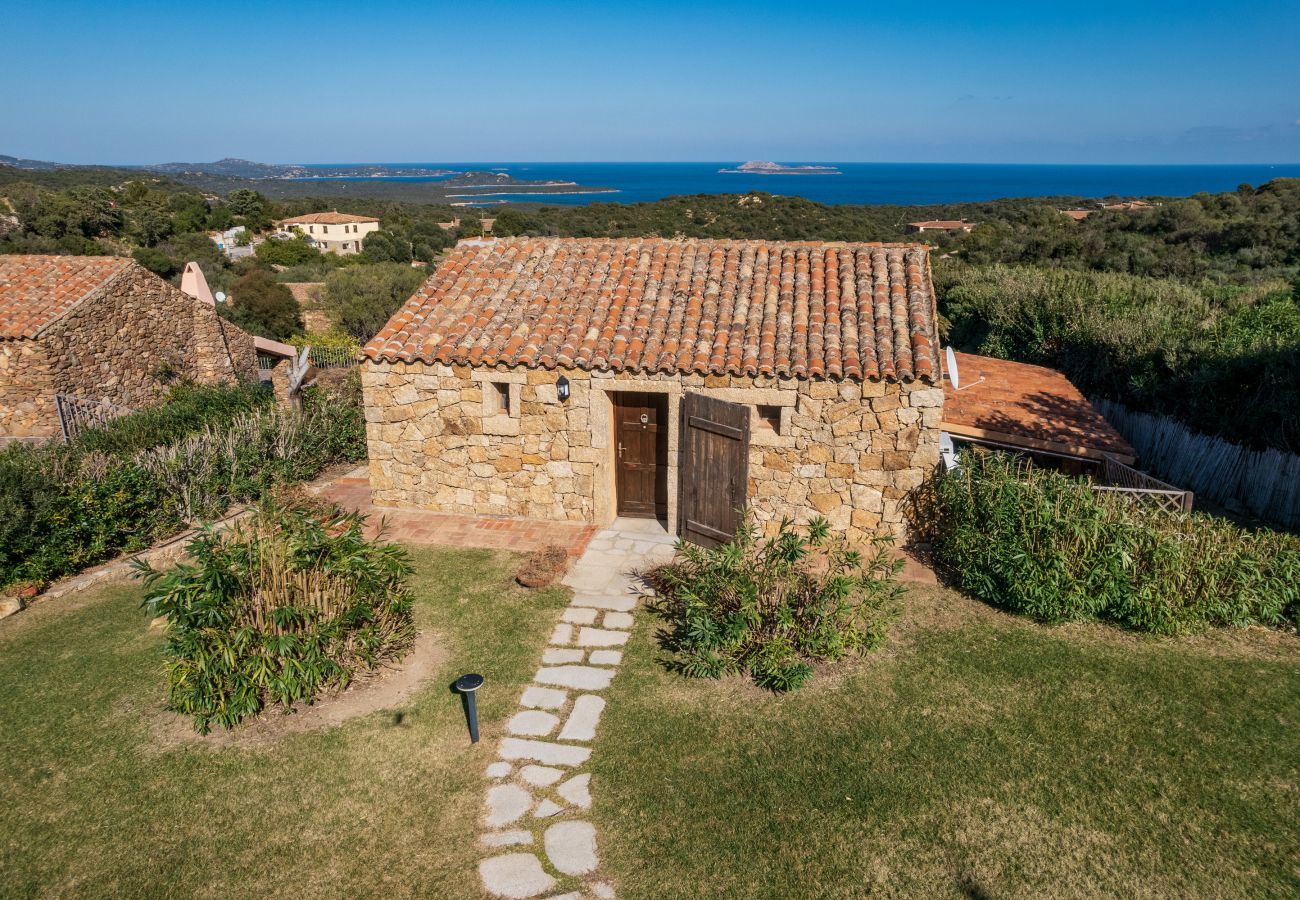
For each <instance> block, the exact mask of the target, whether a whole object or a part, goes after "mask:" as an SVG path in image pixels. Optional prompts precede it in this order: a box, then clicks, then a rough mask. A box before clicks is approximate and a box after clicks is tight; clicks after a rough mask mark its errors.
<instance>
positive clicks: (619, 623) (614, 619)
mask: <svg viewBox="0 0 1300 900" xmlns="http://www.w3.org/2000/svg"><path fill="white" fill-rule="evenodd" d="M601 624H602V625H604V626H605V627H606V628H631V627H632V614H631V613H625V612H607V613H605V621H604V622H601Z"/></svg>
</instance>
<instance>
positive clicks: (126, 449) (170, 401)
mask: <svg viewBox="0 0 1300 900" xmlns="http://www.w3.org/2000/svg"><path fill="white" fill-rule="evenodd" d="M274 399H275V398H274V396H273V395H272V394H271V392H270V391H269V390H267V389H266V388H265V387H263V386H262V385H260V384H241V385H195V384H189V383H183V384H178V385H176V386H175V387H173V388H171V390H169V391H168V392H167V397H166V399H165V400H164V401H163V402H162V403H160V404H158V405H157V406H151V407H148V408H146V409H142V410H140V411H139V412H133V413H130V414H129V415H125V416H121V417H119V418H116V419H112V420H111V421H109V422H108V423H107V424H105V425H103V426H102V427H99V428H93V429H89V430H86V431H83V432H81V434H79V435H78V437H77V440H76V442H75V448H74V449H75V451H77V452H82V453H85V452H98V453H113V454H121V453H133V452H135V451H137V450H148V449H149V448H151V447H157V446H159V445H161V444H168V443H172V442H174V441H177V440H180V439H181V438H183V437H185V436H186V435H190V434H193V433H194V432H196V431H199V430H200V429H202V428H205V427H214V426H219V425H221V424H222V423H225V422H229V421H230V420H232V419H234V418H236V417H237V416H241V415H243V414H244V413H248V412H252V411H253V410H255V409H261V408H263V407H266V406H269V405H271V403H272V402H274Z"/></svg>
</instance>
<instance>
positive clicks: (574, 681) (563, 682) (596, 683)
mask: <svg viewBox="0 0 1300 900" xmlns="http://www.w3.org/2000/svg"><path fill="white" fill-rule="evenodd" d="M584 630H585V629H584ZM625 637H626V635H625ZM613 677H614V672H613V670H611V669H596V668H593V667H591V666H551V667H545V666H544V667H542V668H540V669H538V670H537V674H536V675H534V676H533V681H537V682H540V683H541V684H555V685H559V686H561V687H571V688H581V689H582V690H586V691H600V690H604V689H605V688H607V687H609V682H610V680H611V679H612V678H613Z"/></svg>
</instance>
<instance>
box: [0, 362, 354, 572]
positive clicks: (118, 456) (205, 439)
mask: <svg viewBox="0 0 1300 900" xmlns="http://www.w3.org/2000/svg"><path fill="white" fill-rule="evenodd" d="M355 380H356V379H355V376H354V377H353V378H352V379H350V381H349V383H348V385H347V386H346V389H342V390H340V389H334V390H317V391H309V392H307V395H306V396H305V397H304V401H303V404H302V407H301V409H291V408H288V407H281V406H276V405H274V404H273V403H264V402H261V401H260V400H252V399H251V398H252V396H253V395H252V394H248V393H245V392H247V391H251V390H252V389H245V388H238V389H231V390H232V392H233V393H231V394H229V395H227V397H226V399H225V400H223V401H217V400H214V399H213V395H209V396H208V399H207V401H205V403H204V404H200V405H199V406H206V408H207V409H209V410H211V411H212V414H211V415H210V416H209V417H208V418H207V420H206V421H205V422H203V423H202V424H199V422H198V419H196V410H197V409H198V408H199V406H196V405H195V403H194V402H193V401H194V396H193V395H182V396H181V397H180V398H178V401H177V402H178V403H179V405H180V406H181V407H182V408H181V410H180V411H179V412H167V411H165V410H163V409H161V408H160V409H158V410H154V411H148V412H146V413H140V414H136V415H138V416H140V418H139V419H136V415H133V416H129V417H124V418H123V419H121V420H116V421H115V422H114V423H112V425H111V427H110V429H107V430H108V431H111V435H110V436H107V437H106V436H103V435H99V434H95V433H87V435H86V436H85V437H83V438H81V439H79V440H78V441H76V442H74V443H73V444H71V445H69V446H66V447H64V446H56V445H47V446H43V447H29V446H13V447H10V448H8V449H7V450H6V451H5V452H4V453H0V586H4V585H7V584H12V583H14V582H34V583H37V584H44V583H46V582H49V581H51V580H52V579H55V578H58V577H60V576H63V575H68V574H71V573H74V572H78V571H80V570H81V569H84V568H86V567H87V566H92V565H95V564H96V563H99V562H103V561H104V560H106V559H109V558H111V557H113V556H115V555H116V554H118V553H122V552H133V551H136V550H140V549H143V548H145V547H148V546H150V545H151V544H154V543H156V542H158V541H159V540H162V539H165V538H168V537H170V536H172V535H174V534H176V533H177V532H179V531H181V530H183V529H184V528H185V527H187V526H188V525H191V524H193V523H195V522H198V521H200V520H202V519H205V518H214V517H217V516H220V515H221V514H222V513H224V512H225V511H226V510H227V509H228V508H229V507H230V506H231V505H232V504H234V503H238V502H243V501H248V500H252V499H256V498H258V497H261V496H262V495H263V494H264V493H265V492H266V491H267V490H268V489H269V488H270V487H271V486H272V485H274V484H276V483H281V482H297V481H303V480H306V479H309V478H312V477H314V476H315V475H316V474H317V473H318V472H320V471H321V470H322V469H324V468H325V467H326V466H328V465H331V464H333V463H336V462H340V461H343V460H357V459H363V458H364V457H365V423H364V418H363V416H362V412H361V408H360V399H359V388H358V387H357V386H356V385H355V384H353V383H352V382H354V381H355ZM226 401H228V402H226ZM127 419H136V421H134V422H132V421H126V420H127ZM182 423H187V424H182ZM194 426H197V427H194ZM179 434H186V435H187V436H184V437H180V438H179V439H176V440H173V441H172V442H170V443H165V444H162V445H154V443H153V439H154V438H155V437H157V436H160V435H163V436H167V435H179ZM142 446H143V447H146V448H147V449H139V448H140V447H142ZM104 447H116V448H118V449H117V452H108V451H106V450H104V449H101V448H104Z"/></svg>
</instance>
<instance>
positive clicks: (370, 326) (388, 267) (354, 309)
mask: <svg viewBox="0 0 1300 900" xmlns="http://www.w3.org/2000/svg"><path fill="white" fill-rule="evenodd" d="M372 237H373V235H372ZM367 243H369V239H367ZM424 275H425V273H424V272H423V271H422V270H420V269H414V268H412V267H410V266H407V265H402V264H401V263H376V264H375V265H372V266H352V267H349V268H346V269H337V270H335V271H333V272H331V273H330V274H329V275H328V276H327V277H326V278H325V297H324V305H325V310H326V311H327V312H328V313H329V314H330V316H331V318H333V319H334V320H335V321H336V322H338V324H339V327H341V328H342V329H343V330H344V331H346V332H347V333H348V334H351V335H352V336H353V337H355V338H356V339H357V340H359V341H361V342H363V343H364V342H365V341H368V340H370V339H371V338H372V337H374V336H375V335H376V334H377V333H378V332H379V329H381V328H383V327H384V324H385V323H386V322H387V321H388V320H389V318H390V317H391V316H392V315H393V313H395V312H397V310H398V309H399V308H400V307H401V305H402V304H403V303H404V302H406V299H407V298H408V297H410V296H411V294H412V293H413V292H414V291H415V289H416V288H417V287H419V285H420V282H421V281H423V280H424Z"/></svg>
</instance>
